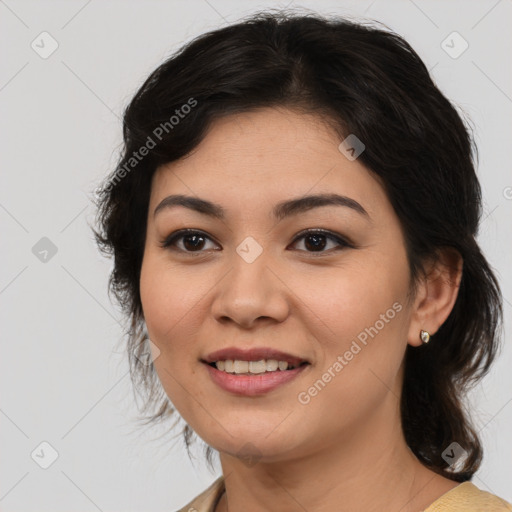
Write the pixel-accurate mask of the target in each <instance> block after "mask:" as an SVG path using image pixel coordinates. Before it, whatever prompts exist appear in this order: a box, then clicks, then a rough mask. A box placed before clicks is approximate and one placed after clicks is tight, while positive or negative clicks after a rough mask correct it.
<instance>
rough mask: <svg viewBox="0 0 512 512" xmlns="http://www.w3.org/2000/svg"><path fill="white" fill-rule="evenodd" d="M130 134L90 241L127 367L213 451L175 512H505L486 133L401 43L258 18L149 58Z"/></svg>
mask: <svg viewBox="0 0 512 512" xmlns="http://www.w3.org/2000/svg"><path fill="white" fill-rule="evenodd" d="M124 140H125V148H124V153H123V156H122V159H121V161H120V162H119V165H118V167H117V168H116V170H115V171H114V172H113V173H112V175H111V176H109V178H108V179H107V180H106V182H105V183H104V185H103V189H102V192H101V194H100V197H99V201H98V207H99V210H98V218H99V224H100V228H101V229H100V230H99V231H98V232H95V234H96V237H97V241H98V244H99V246H100V248H101V249H102V250H103V251H104V252H105V253H108V254H113V255H114V256H115V265H114V269H113V272H112V275H111V281H110V285H111V287H112V290H113V291H114V292H115V294H116V297H117V299H118V300H119V301H120V303H121V304H122V306H123V307H124V308H125V311H126V313H127V318H128V319H129V320H130V327H129V330H128V344H129V356H130V364H131V370H132V377H133V380H134V382H136V383H139V382H142V384H143V385H144V389H146V390H147V397H146V399H147V402H146V409H145V411H147V410H150V409H151V408H152V407H154V406H156V410H155V412H154V414H153V415H152V416H150V420H155V421H156V420H159V419H163V418H165V417H167V416H174V415H176V412H178V413H179V415H180V417H181V418H183V419H184V420H185V422H186V426H185V428H184V431H183V434H184V437H185V441H186V446H187V449H188V446H189V444H190V439H191V436H192V434H193V433H196V434H197V435H198V436H199V437H200V438H202V439H203V440H204V441H205V442H206V443H207V445H208V448H207V452H206V455H207V460H208V462H209V463H210V465H211V455H212V449H215V450H217V451H218V452H219V456H220V462H221V466H222V476H221V477H219V478H218V479H217V480H216V481H215V482H214V483H213V484H212V485H211V486H210V487H209V488H208V489H206V490H205V491H204V492H203V493H201V494H200V496H198V497H197V498H196V499H194V500H193V501H191V502H190V503H189V504H187V505H186V506H185V507H183V508H182V509H181V510H183V511H185V510H198V511H216V512H224V511H227V510H228V505H229V510H230V511H231V512H236V511H242V510H244V511H251V512H252V511H255V512H256V511H269V510H276V511H277V510H278V511H295V510H308V511H310V512H313V511H317V510H318V511H320V510H322V511H323V510H336V511H354V510H356V511H360V510H361V511H363V510H364V511H373V510H386V511H401V512H417V511H429V512H432V511H438V510H443V511H444V510H465V511H467V510H487V511H491V510H492V511H502V510H512V506H511V505H510V504H508V503H507V502H505V501H504V500H502V499H500V498H498V497H497V496H494V495H492V494H490V493H487V492H484V491H482V490H480V489H479V488H478V487H477V486H475V485H474V484H473V483H471V478H472V476H473V475H474V473H475V472H476V470H477V469H478V467H479V465H480V462H481V459H482V447H481V444H480V441H479V439H478V436H477V433H476V431H475V430H474V428H473V427H472V425H471V422H470V418H469V417H468V414H467V411H466V409H465V407H464V397H465V393H466V392H467V389H468V386H469V385H470V384H472V383H474V382H476V381H477V380H478V379H479V378H481V377H482V376H483V375H484V374H485V373H486V372H487V371H488V369H489V367H490V365H491V363H492V361H493V359H494V357H495V354H496V352H497V348H498V338H499V336H498V335H499V333H500V326H501V325H500V321H501V295H500V291H499V286H498V283H497V281H496V279H495V277H494V275H493V273H492V271H491V269H490V267H489V265H488V263H487V261H486V259H485V257H484V256H483V255H482V253H481V251H480V248H479V247H478V245H477V243H476V241H475V234H476V231H477V227H478V222H479V217H480V213H481V191H480V185H479V183H478V180H477V177H476V174H475V169H474V163H473V157H472V149H473V140H472V138H471V136H470V134H469V133H468V131H467V129H466V128H465V125H464V123H463V122H462V120H461V118H460V117H459V115H458V114H457V112H456V110H455V109H454V108H453V106H452V105H451V104H450V102H449V101H448V100H447V99H446V98H445V97H444V96H443V94H442V93H441V92H440V91H439V90H438V89H437V87H436V86H435V85H434V84H433V82H432V80H431V78H430V76H429V74H428V71H427V69H426V68H425V66H424V64H423V62H422V61H421V59H420V58H419V57H418V55H417V54H416V53H415V52H414V51H413V50H412V48H411V47H410V46H409V45H408V44H407V43H406V42H405V41H404V40H403V39H401V38H400V37H399V36H397V35H396V34H393V33H391V32H389V31H386V30H383V29H378V28H375V27H371V26H365V25H361V24H356V23H353V22H350V21H347V20H344V19H334V18H330V19H324V18H321V17H319V16H295V15H286V14H284V13H277V14H270V13H263V14H258V15H255V16H253V17H251V18H250V19H248V20H246V21H244V22H241V23H238V24H235V25H231V26H228V27H225V28H222V29H220V30H216V31H213V32H211V33H208V34H205V35H203V36H201V37H199V38H197V39H196V40H194V41H193V42H191V43H190V44H188V45H186V46H185V47H184V48H183V49H182V50H181V51H180V52H178V53H177V54H176V55H175V56H173V57H172V58H170V59H169V60H168V61H166V62H165V63H164V64H162V65H161V66H160V67H159V68H158V69H157V70H155V71H154V72H153V73H152V74H151V76H150V77H149V78H148V79H147V80H146V82H145V83H144V84H143V85H142V87H141V88H140V90H139V91H138V92H137V94H136V95H135V97H134V98H133V100H132V102H131V103H130V105H129V107H128V109H127V110H126V113H125V117H124ZM148 338H149V340H150V341H149V340H148ZM148 347H149V348H150V349H151V352H152V358H153V361H152V363H151V364H149V365H147V364H144V357H143V355H144V353H145V352H146V351H147V349H148ZM162 390H163V392H162ZM164 392H165V395H166V396H165V395H164ZM177 419H178V418H177Z"/></svg>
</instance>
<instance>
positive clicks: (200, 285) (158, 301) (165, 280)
mask: <svg viewBox="0 0 512 512" xmlns="http://www.w3.org/2000/svg"><path fill="white" fill-rule="evenodd" d="M208 288H209V286H208V282H205V281H204V280H203V279H201V278H199V279H198V278H197V271H194V272H192V271H189V270H187V269H184V268H183V267H181V268H179V269H178V268H173V266H172V265H171V264H170V263H169V261H168V260H166V259H165V257H161V256H160V255H156V254H151V253H149V254H147V255H146V256H145V257H144V261H143V263H142V268H141V277H140V295H141V302H142V309H143V312H144V318H145V321H146V325H147V327H148V332H149V334H150V338H152V340H153V341H154V342H155V343H156V344H157V345H158V347H159V349H160V350H161V351H162V353H166V354H173V355H175V354H177V353H182V352H184V351H185V352H186V351H189V352H190V351H191V349H193V348H194V345H193V344H191V343H190V340H191V339H193V336H194V333H193V332H192V331H191V332H189V333H187V326H189V325H190V326H192V325H195V326H196V327H197V325H200V324H199V323H198V322H199V320H198V319H197V316H198V314H199V310H200V308H201V297H204V296H205V295H206V293H207V291H208ZM171 340H172V343H170V341H171ZM185 355H186V354H185V353H182V354H181V356H180V359H181V358H183V357H184V356H185ZM169 360H171V361H172V360H173V359H171V358H170V359H169Z"/></svg>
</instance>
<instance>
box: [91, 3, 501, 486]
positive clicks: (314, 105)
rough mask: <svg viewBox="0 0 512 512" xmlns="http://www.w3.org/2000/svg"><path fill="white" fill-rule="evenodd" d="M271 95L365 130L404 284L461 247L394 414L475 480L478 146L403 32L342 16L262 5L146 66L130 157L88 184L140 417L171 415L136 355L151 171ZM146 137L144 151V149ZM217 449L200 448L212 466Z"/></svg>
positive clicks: (365, 159)
mask: <svg viewBox="0 0 512 512" xmlns="http://www.w3.org/2000/svg"><path fill="white" fill-rule="evenodd" d="M185 105H188V107H187V108H185ZM275 106H282V107H288V108H291V109H295V110H298V111H300V112H304V113H314V114H316V115H318V116H321V117H322V118H323V119H324V120H325V122H327V123H329V124H330V126H332V127H333V129H334V130H336V132H337V133H338V135H339V136H340V141H341V140H343V138H345V137H346V136H347V135H348V134H355V135H356V136H357V137H358V138H359V139H360V140H362V141H363V142H364V144H365V146H366V149H365V151H364V152H363V153H362V154H361V155H360V157H359V161H360V162H362V163H363V164H364V165H365V166H366V167H367V168H368V170H369V171H370V172H372V173H374V174H375V175H376V176H378V177H379V179H380V181H381V183H382V184H383V186H384V188H385V190H386V192H387V195H388V198H389V200H390V202H391V204H392V205H393V207H394V209H395V211H396V213H397V215H398V217H399V219H400V222H401V225H402V228H403V232H404V237H405V243H406V249H407V255H408V261H409V266H410V274H411V283H412V284H413V288H414V284H415V283H417V279H418V277H419V276H420V274H421V273H422V272H423V271H424V263H425V261H426V259H427V258H430V257H435V255H436V254H438V253H439V251H440V250H441V249H443V248H452V249H455V250H456V251H458V252H459V253H460V254H461V255H462V258H463V261H464V266H463V276H462V281H461V284H460V288H459V292H458V297H457V300H456V303H455V305H454V307H453V310H452V312H451V314H450V315H449V317H448V319H447V320H446V322H445V323H444V324H443V325H442V326H441V328H440V329H439V330H438V332H437V333H436V334H435V335H434V336H433V337H432V339H431V341H430V343H429V344H428V345H424V346H421V347H418V348H414V347H412V346H408V347H407V349H406V355H405V374H404V383H403V392H402V397H401V415H402V426H403V431H404V434H405V438H406V441H407V443H408V445H409V446H410V448H411V450H412V451H413V452H414V454H415V455H416V456H417V457H418V459H419V460H420V461H421V462H422V463H423V464H425V465H426V466H428V467H429V468H431V469H432V470H434V471H436V472H438V473H440V474H442V475H444V476H446V477H448V478H451V479H452V480H456V481H465V480H468V479H470V478H471V476H472V475H473V474H474V473H475V471H476V470H477V469H478V467H479V465H480V462H481V458H482V447H481V443H480V441H479V439H478V435H477V433H476V431H475V429H474V427H473V426H472V425H471V422H470V418H469V416H468V413H467V411H466V408H465V405H464V397H465V394H466V392H467V390H468V389H469V387H470V385H472V384H474V383H475V382H476V381H477V380H478V379H480V378H481V377H482V376H483V375H484V374H485V373H486V372H487V371H488V369H489V367H490V364H491V363H492V361H493V359H494V357H495V356H496V353H497V350H498V341H499V335H500V328H501V319H502V305H501V294H500V289H499V286H498V283H497V281H496V278H495V277H494V275H493V272H492V270H491V268H490V266H489V264H488V263H487V261H486V259H485V257H484V256H483V254H482V252H481V250H480V248H479V246H478V244H477V242H476V240H475V236H476V234H477V229H478V223H479V220H480V217H481V189H480V185H479V182H478V179H477V176H476V173H475V167H474V162H475V161H476V151H475V149H476V148H475V145H474V142H473V138H472V137H471V135H470V132H469V130H468V128H467V127H466V125H465V123H464V122H463V120H462V119H461V117H460V116H459V114H458V113H457V111H456V109H455V108H454V106H453V105H452V104H451V103H450V102H449V101H448V99H447V98H446V97H445V96H444V95H443V94H442V93H441V92H440V90H439V89H438V88H437V87H436V86H435V84H434V83H433V81H432V79H431V77H430V75H429V73H428V70H427V69H426V67H425V65H424V63H423V62H422V60H421V59H420V57H419V56H418V55H417V54H416V52H415V51H414V50H413V49H412V48H411V47H410V46H409V44H408V43H407V42H406V41H404V39H402V38H401V37H399V36H398V35H396V34H395V33H393V32H392V31H390V30H388V29H384V28H377V27H376V26H372V24H370V23H367V22H354V21H349V20H347V19H342V18H338V17H329V18H323V17H321V16H319V15H316V14H307V15H297V14H294V13H291V14H289V13H286V12H283V11H280V12H277V13H276V12H269V11H267V12H264V13H258V14H256V15H252V16H251V17H250V18H248V19H246V20H243V21H241V22H239V23H236V24H233V25H230V26H227V27H224V28H221V29H218V30H215V31H212V32H209V33H206V34H204V35H201V36H200V37H198V38H196V39H194V40H193V41H192V42H190V43H188V44H187V45H185V46H184V47H183V48H182V49H181V50H179V51H178V52H177V53H176V54H175V55H173V56H172V57H171V58H169V59H168V60H166V61H165V62H164V63H163V64H162V65H161V66H159V67H158V68H157V69H156V70H155V71H154V72H153V73H151V75H150V76H149V77H148V78H147V80H146V81H145V82H144V83H143V85H142V86H141V87H140V89H139V90H138V91H137V93H136V94H135V96H134V98H133V99H132V101H131V102H130V104H129V105H128V107H127V109H126V111H125V113H124V123H123V135H124V149H123V154H122V157H121V159H120V161H119V163H118V166H117V168H116V169H115V170H113V172H112V173H111V175H110V176H109V177H108V178H106V180H105V181H104V183H103V184H102V188H101V189H100V191H99V193H98V195H97V197H96V205H97V207H98V212H97V222H98V225H99V231H96V230H95V231H94V234H95V237H96V241H97V243H98V246H99V248H100V250H101V251H102V252H103V253H104V254H108V255H113V256H114V268H113V271H112V273H111V275H110V280H109V292H110V291H112V292H114V294H115V297H116V299H117V301H118V302H119V304H120V305H121V307H122V309H123V311H124V312H125V313H126V319H127V320H128V323H127V325H128V326H127V330H126V333H125V334H126V338H127V344H128V355H129V361H130V370H131V376H132V380H133V383H134V388H136V389H139V392H140V393H142V395H143V396H144V406H143V412H144V413H146V412H148V411H152V412H153V413H152V414H151V415H149V416H148V417H147V418H146V419H145V423H146V424H147V423H150V422H152V421H156V420H163V419H165V418H166V417H167V416H168V415H170V414H172V413H173V412H174V409H173V407H172V405H171V404H170V402H169V400H168V398H167V397H166V396H165V393H164V392H163V389H162V387H161V384H160V382H159V380H158V377H157V375H156V372H155V370H154V368H153V366H152V365H151V364H150V365H148V366H146V365H144V364H141V362H140V361H139V359H138V357H137V356H138V355H140V354H141V353H142V351H143V350H145V348H144V343H142V342H143V340H144V332H143V322H144V319H143V313H142V307H141V299H140V294H139V278H140V269H141V264H142V256H143V251H144V243H145V236H146V216H147V210H148V204H149V196H150V190H151V180H152V176H153V174H154V172H155V170H156V168H157V167H158V166H160V165H162V164H165V163H168V162H172V161H175V160H178V159H180V158H182V157H183V156H185V155H187V154H188V153H189V152H190V151H191V150H193V149H194V148H195V147H196V146H197V145H198V144H199V143H200V142H201V140H202V139H203V137H204V136H205V133H206V130H207V129H208V127H209V126H210V124H211V122H212V121H214V120H215V119H218V118H219V117H221V116H226V115H230V114H233V113H240V112H245V111H249V110H252V109H257V108H263V107H275ZM143 147H146V148H150V149H149V151H144V153H145V156H143V157H142V156H141V153H142V151H141V148H143ZM136 155H137V157H136ZM139 157H140V158H139ZM155 406H156V408H155ZM183 434H184V439H185V444H186V447H187V450H188V447H189V444H190V440H191V438H192V434H193V431H192V430H191V429H190V427H189V426H188V425H186V426H185V428H184V430H183ZM454 441H455V442H457V443H459V445H460V446H461V447H462V448H463V449H464V450H466V452H467V454H468V455H467V458H466V459H465V461H464V463H463V466H462V467H459V468H457V470H454V468H453V467H450V465H449V464H448V462H446V461H445V460H444V459H443V457H442V453H443V451H444V450H445V449H446V448H447V447H448V446H449V445H450V444H451V443H452V442H454ZM189 455H190V452H189ZM211 455H212V452H211V447H209V446H208V447H207V451H206V458H207V460H208V463H209V464H210V465H211Z"/></svg>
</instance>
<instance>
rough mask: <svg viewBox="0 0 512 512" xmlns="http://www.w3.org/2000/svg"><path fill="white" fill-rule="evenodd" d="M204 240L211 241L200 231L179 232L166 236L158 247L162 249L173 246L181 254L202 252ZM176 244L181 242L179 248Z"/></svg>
mask: <svg viewBox="0 0 512 512" xmlns="http://www.w3.org/2000/svg"><path fill="white" fill-rule="evenodd" d="M206 240H211V238H210V237H208V236H207V235H205V234H204V233H202V232H201V231H194V230H181V231H177V232H176V233H172V234H171V235H170V236H168V237H167V238H166V239H165V240H163V241H162V242H161V243H160V246H161V247H163V248H168V247H173V246H174V247H176V248H177V249H178V250H180V251H183V252H203V251H202V249H204V247H205V245H206ZM177 242H181V247H180V246H179V244H177Z"/></svg>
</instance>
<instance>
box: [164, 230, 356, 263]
mask: <svg viewBox="0 0 512 512" xmlns="http://www.w3.org/2000/svg"><path fill="white" fill-rule="evenodd" d="M187 234H190V235H193V234H198V235H202V236H203V237H204V238H206V239H208V240H211V241H213V242H215V243H217V242H216V241H215V240H214V239H213V238H212V237H211V236H210V235H208V234H207V233H205V232H204V231H202V230H200V229H194V228H185V229H180V230H178V231H175V232H173V233H171V234H170V235H169V236H167V237H166V238H164V239H163V240H162V241H160V244H159V245H160V247H161V248H163V249H170V248H173V249H175V247H173V244H174V242H175V241H176V240H179V239H181V238H183V237H184V236H186V235H187ZM308 234H321V235H324V236H325V237H326V238H329V239H331V240H334V241H335V242H336V243H338V245H339V246H338V248H336V250H339V249H341V248H346V247H348V248H355V245H354V244H353V243H352V242H351V241H350V240H348V239H347V238H346V237H344V236H342V235H339V234H337V233H335V232H333V231H330V230H327V229H323V228H308V229H304V230H302V231H300V232H299V233H297V235H296V236H295V237H294V239H293V241H292V243H291V245H294V244H295V243H297V242H298V241H299V240H300V239H301V238H304V237H305V236H306V235H308ZM176 250H177V251H179V252H182V253H185V254H201V253H204V252H206V251H202V250H199V251H184V250H182V249H176ZM299 252H303V253H307V254H311V255H313V256H314V255H318V256H321V255H324V254H332V252H333V250H332V249H330V250H328V251H318V252H315V251H299Z"/></svg>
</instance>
